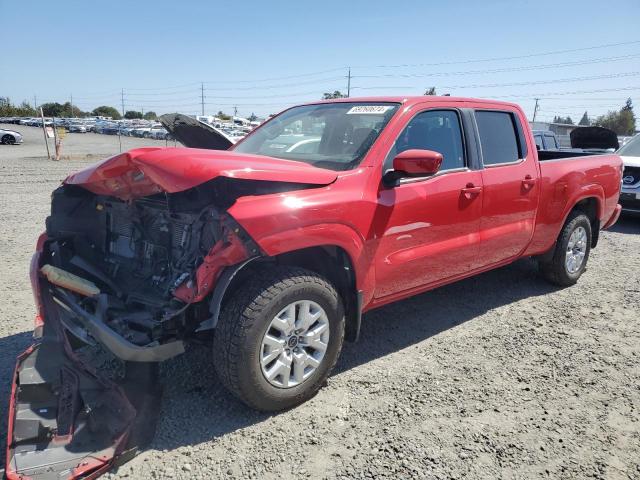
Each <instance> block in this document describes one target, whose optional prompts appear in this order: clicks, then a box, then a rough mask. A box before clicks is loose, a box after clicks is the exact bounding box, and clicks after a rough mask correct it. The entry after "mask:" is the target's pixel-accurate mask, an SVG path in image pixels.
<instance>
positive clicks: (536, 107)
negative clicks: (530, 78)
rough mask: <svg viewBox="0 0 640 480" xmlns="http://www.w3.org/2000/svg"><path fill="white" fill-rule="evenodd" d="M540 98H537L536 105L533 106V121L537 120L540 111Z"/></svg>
mask: <svg viewBox="0 0 640 480" xmlns="http://www.w3.org/2000/svg"><path fill="white" fill-rule="evenodd" d="M538 100H540V99H539V98H536V106H535V107H533V120H531V121H532V122H535V121H536V113H538Z"/></svg>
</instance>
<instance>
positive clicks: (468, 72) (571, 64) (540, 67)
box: [351, 54, 640, 78]
mask: <svg viewBox="0 0 640 480" xmlns="http://www.w3.org/2000/svg"><path fill="white" fill-rule="evenodd" d="M637 57H640V54H633V55H623V56H618V57H606V58H594V59H591V60H580V61H575V62H561V63H549V64H544V65H530V66H519V67H505V68H495V69H483V70H464V71H456V72H429V73H383V74H377V75H353V76H352V77H351V78H424V77H449V76H452V77H453V76H458V75H476V74H490V73H506V72H520V71H529V70H545V69H552V68H564V67H574V66H581V65H591V64H594V63H607V62H615V61H620V60H628V59H630V58H637Z"/></svg>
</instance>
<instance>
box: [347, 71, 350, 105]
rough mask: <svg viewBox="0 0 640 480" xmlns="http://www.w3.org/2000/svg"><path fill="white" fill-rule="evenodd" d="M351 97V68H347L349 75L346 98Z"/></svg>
mask: <svg viewBox="0 0 640 480" xmlns="http://www.w3.org/2000/svg"><path fill="white" fill-rule="evenodd" d="M350 96H351V67H349V73H348V74H347V98H349V97H350Z"/></svg>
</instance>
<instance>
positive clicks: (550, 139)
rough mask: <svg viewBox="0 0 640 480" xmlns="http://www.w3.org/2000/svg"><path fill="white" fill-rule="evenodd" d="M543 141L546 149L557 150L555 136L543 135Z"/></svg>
mask: <svg viewBox="0 0 640 480" xmlns="http://www.w3.org/2000/svg"><path fill="white" fill-rule="evenodd" d="M544 143H545V145H546V147H547V150H557V149H558V144H557V143H556V138H555V137H554V136H553V135H545V136H544Z"/></svg>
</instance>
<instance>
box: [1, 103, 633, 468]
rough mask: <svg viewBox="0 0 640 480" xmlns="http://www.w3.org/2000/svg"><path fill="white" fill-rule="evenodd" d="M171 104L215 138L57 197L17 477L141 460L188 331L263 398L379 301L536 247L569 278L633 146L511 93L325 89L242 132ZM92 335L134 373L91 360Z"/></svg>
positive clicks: (28, 362) (605, 212)
mask: <svg viewBox="0 0 640 480" xmlns="http://www.w3.org/2000/svg"><path fill="white" fill-rule="evenodd" d="M173 118H174V120H175V122H174V123H173V125H172V127H171V128H172V133H173V134H174V136H175V137H176V138H178V139H179V140H181V141H182V143H184V144H185V146H186V147H200V148H182V147H179V148H138V149H135V150H131V151H128V152H126V153H122V154H119V155H116V156H114V157H112V158H109V159H107V160H104V161H103V162H101V163H98V164H96V165H94V166H91V167H89V168H86V169H85V170H82V171H80V172H78V173H75V174H73V175H71V176H69V177H68V178H67V179H66V180H64V182H63V183H62V185H61V186H60V187H59V188H57V189H56V190H55V191H54V192H53V194H52V203H51V214H50V216H49V217H48V218H47V220H46V231H45V232H44V233H43V234H42V235H41V237H40V238H39V240H38V242H37V247H36V253H35V254H34V256H33V260H32V264H31V282H32V286H33V291H34V295H35V301H36V306H37V315H36V321H35V331H34V337H35V343H34V344H33V346H31V347H30V348H29V349H28V350H27V351H26V352H24V353H23V354H22V355H21V356H20V357H19V358H18V361H17V365H16V370H15V376H14V379H13V388H12V397H11V399H10V410H9V427H8V429H9V431H8V441H7V464H6V474H7V476H8V477H9V478H27V477H28V478H32V479H50V478H56V479H60V478H86V477H89V476H91V478H94V477H95V476H97V475H99V474H100V473H102V472H104V471H106V470H107V469H109V468H111V467H113V466H114V465H117V464H118V463H121V462H123V461H126V459H127V458H130V456H131V455H132V452H135V451H136V448H137V447H138V446H139V445H140V442H142V438H143V437H144V436H145V435H144V428H142V427H141V425H142V426H143V427H144V424H145V422H146V420H143V417H145V416H146V415H148V414H149V410H156V411H157V406H152V407H151V408H150V407H149V404H150V403H151V404H152V405H153V401H154V400H153V398H155V397H154V395H155V394H156V393H157V391H158V388H157V383H158V381H157V378H156V377H155V374H154V372H155V371H156V369H155V368H154V366H157V364H158V362H160V361H163V360H166V359H169V358H172V357H174V356H177V355H179V354H181V353H183V352H184V350H185V346H186V345H187V344H189V343H192V342H196V341H198V342H200V343H205V344H206V345H209V346H210V347H209V348H210V349H211V357H210V358H211V367H210V368H213V369H215V371H216V372H217V374H218V377H219V379H220V381H221V382H222V384H224V385H225V386H226V387H227V388H228V390H229V391H230V392H231V393H233V394H234V395H236V396H237V397H238V398H240V399H241V400H242V401H243V402H245V403H246V404H247V405H249V406H250V407H252V408H255V409H259V410H264V411H276V410H281V409H286V408H290V407H293V406H295V405H297V404H300V403H301V402H304V401H305V400H307V399H309V398H310V397H311V396H313V395H314V394H315V393H316V392H317V391H318V390H319V389H320V388H321V386H322V385H323V383H324V382H325V381H326V379H327V377H328V376H329V374H330V372H331V370H332V368H333V367H334V365H335V364H336V361H337V360H338V356H339V354H340V351H341V349H342V345H343V340H345V339H346V340H348V341H355V340H356V339H357V338H358V334H359V331H360V328H361V326H360V323H361V317H362V313H363V312H366V311H369V310H371V309H373V308H376V307H379V306H381V305H385V304H388V303H390V302H393V301H397V300H401V299H403V298H406V297H409V296H411V295H415V294H418V293H421V292H425V291H427V290H430V289H433V288H436V287H439V286H442V285H445V284H447V283H451V282H454V281H457V280H460V279H462V278H466V277H470V276H472V275H476V274H479V273H481V272H484V271H487V270H490V269H493V268H497V267H500V266H503V265H506V264H509V263H511V262H513V261H515V260H517V259H519V258H522V257H534V258H535V259H537V261H538V263H539V268H540V272H541V275H542V276H543V277H544V278H546V279H547V280H549V281H551V282H552V283H554V284H556V285H558V286H561V287H567V286H570V285H573V284H575V283H576V282H577V281H578V279H579V278H580V276H581V275H582V274H583V272H584V271H585V268H586V265H587V261H588V259H589V254H590V252H591V249H593V248H594V247H596V245H597V243H598V237H599V233H600V231H601V230H602V229H606V228H608V227H610V226H611V225H613V223H615V222H616V220H617V218H618V216H619V214H620V206H619V205H618V197H619V192H620V182H621V173H622V162H621V159H620V158H619V157H618V156H616V155H606V154H603V155H591V156H583V155H581V154H580V153H577V152H576V151H575V150H574V151H571V152H563V151H561V150H554V151H540V152H538V151H537V150H536V144H535V142H534V139H533V135H532V132H531V130H530V128H529V125H528V122H527V119H526V117H525V114H524V113H523V111H522V110H521V109H520V107H518V106H517V105H514V104H511V103H504V102H497V101H486V100H474V99H465V98H454V97H436V96H423V97H409V98H403V97H397V98H396V97H383V98H363V99H353V98H343V99H338V100H332V101H323V102H317V103H313V104H307V105H301V106H296V107H293V108H290V109H288V110H285V111H284V112H282V113H280V114H279V115H276V116H275V117H273V118H271V119H270V120H269V121H267V122H265V123H264V124H262V125H261V126H260V127H258V128H257V129H255V130H254V131H253V132H251V133H250V134H249V135H248V136H247V137H245V138H244V139H243V140H241V141H240V142H238V143H236V144H235V145H232V144H231V142H229V141H228V140H227V139H224V138H216V134H215V131H213V130H212V129H206V128H202V129H200V128H199V126H198V125H197V123H198V122H197V121H195V120H193V119H188V118H187V119H185V118H182V119H181V116H179V115H176V116H175V117H173ZM388 321H389V322H401V321H402V320H401V319H394V318H389V319H388ZM425 321H428V315H427V316H426V318H425ZM363 328H366V326H363ZM87 348H101V349H103V350H105V351H108V352H111V354H113V355H114V356H115V357H117V358H118V359H120V360H122V361H123V362H122V365H124V372H125V373H124V374H122V375H120V376H109V375H106V374H105V373H104V372H102V371H100V370H96V369H95V368H94V367H92V366H91V365H90V361H89V360H90V359H88V356H87V355H86V353H83V352H84V350H85V349H87ZM197 368H209V367H206V366H205V367H203V366H198V367H197Z"/></svg>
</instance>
